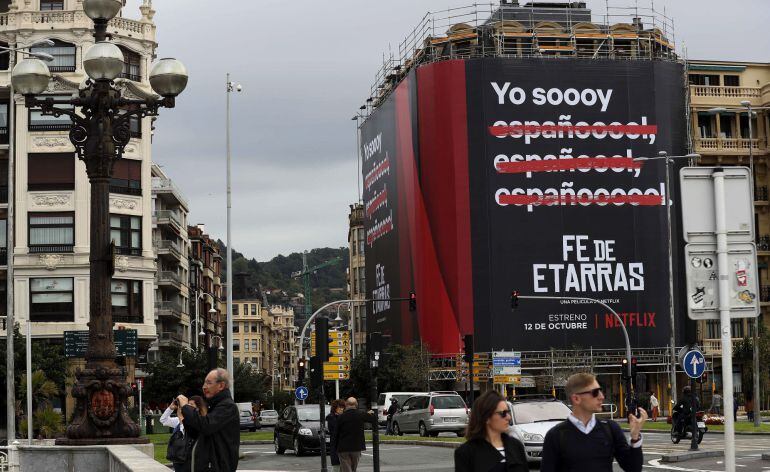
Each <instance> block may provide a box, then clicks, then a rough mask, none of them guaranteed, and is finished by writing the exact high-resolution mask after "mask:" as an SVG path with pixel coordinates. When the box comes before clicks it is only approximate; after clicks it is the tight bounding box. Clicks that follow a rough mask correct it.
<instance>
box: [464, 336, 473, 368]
mask: <svg viewBox="0 0 770 472" xmlns="http://www.w3.org/2000/svg"><path fill="white" fill-rule="evenodd" d="M463 352H464V354H463V360H464V361H465V362H467V363H469V364H470V363H471V362H473V335H472V334H466V335H465V336H463Z"/></svg>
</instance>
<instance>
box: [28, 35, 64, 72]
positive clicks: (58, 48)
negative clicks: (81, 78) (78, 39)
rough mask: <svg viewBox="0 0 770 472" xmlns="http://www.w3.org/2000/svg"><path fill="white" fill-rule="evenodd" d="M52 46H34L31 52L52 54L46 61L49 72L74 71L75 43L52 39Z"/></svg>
mask: <svg viewBox="0 0 770 472" xmlns="http://www.w3.org/2000/svg"><path fill="white" fill-rule="evenodd" d="M53 42H54V44H53V46H35V47H33V48H30V51H31V52H33V53H34V52H42V53H46V54H50V55H52V56H53V61H52V62H50V63H48V70H50V71H51V72H75V45H74V44H69V43H65V42H62V41H59V40H56V39H54V40H53Z"/></svg>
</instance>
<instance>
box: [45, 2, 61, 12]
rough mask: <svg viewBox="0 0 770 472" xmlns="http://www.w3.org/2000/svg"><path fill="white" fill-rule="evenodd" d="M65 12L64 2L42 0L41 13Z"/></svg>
mask: <svg viewBox="0 0 770 472" xmlns="http://www.w3.org/2000/svg"><path fill="white" fill-rule="evenodd" d="M54 10H64V0H40V11H54Z"/></svg>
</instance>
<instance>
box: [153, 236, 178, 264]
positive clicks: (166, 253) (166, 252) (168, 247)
mask: <svg viewBox="0 0 770 472" xmlns="http://www.w3.org/2000/svg"><path fill="white" fill-rule="evenodd" d="M154 244H155V249H156V252H157V254H158V256H159V257H166V258H170V259H172V260H175V261H181V260H182V255H183V254H182V248H180V247H179V245H178V244H176V243H175V242H173V241H168V240H165V239H162V240H159V241H155V243H154Z"/></svg>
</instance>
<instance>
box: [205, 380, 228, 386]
mask: <svg viewBox="0 0 770 472" xmlns="http://www.w3.org/2000/svg"><path fill="white" fill-rule="evenodd" d="M220 382H224V380H206V381H205V382H203V384H204V385H214V384H218V383H220Z"/></svg>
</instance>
